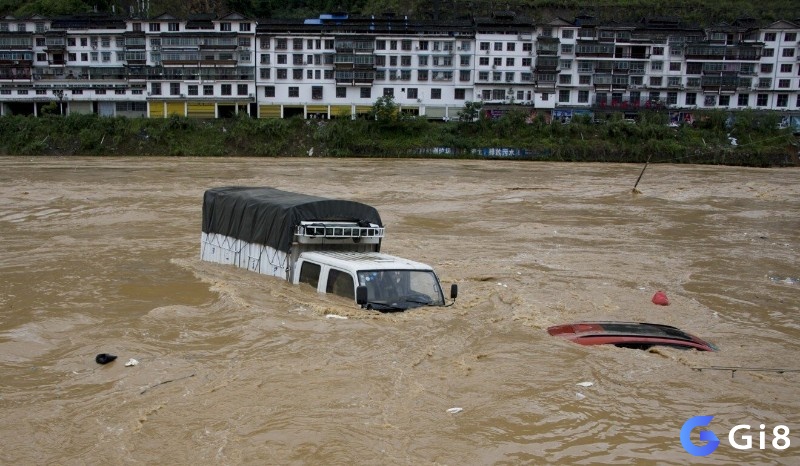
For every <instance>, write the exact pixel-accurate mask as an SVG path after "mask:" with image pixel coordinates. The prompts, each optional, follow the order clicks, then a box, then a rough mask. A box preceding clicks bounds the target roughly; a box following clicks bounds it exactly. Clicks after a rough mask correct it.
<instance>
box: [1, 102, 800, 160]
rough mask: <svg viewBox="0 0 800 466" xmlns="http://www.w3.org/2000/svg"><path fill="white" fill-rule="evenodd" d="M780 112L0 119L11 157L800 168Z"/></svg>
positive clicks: (795, 144) (6, 152) (3, 146)
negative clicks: (692, 118)
mask: <svg viewBox="0 0 800 466" xmlns="http://www.w3.org/2000/svg"><path fill="white" fill-rule="evenodd" d="M776 122H777V117H776V121H772V119H771V118H770V117H765V116H763V115H762V116H759V117H756V116H755V115H754V114H750V113H748V112H739V113H737V117H736V120H735V122H734V123H731V121H730V118H728V116H727V115H726V114H725V113H723V112H708V113H707V114H704V115H702V116H701V117H700V118H698V119H697V121H696V123H695V124H694V125H691V126H689V125H684V126H678V127H670V126H668V125H667V124H666V121H665V117H664V116H663V115H660V114H658V113H653V114H644V115H641V118H640V120H639V121H637V122H630V121H626V120H623V119H622V118H619V117H618V116H614V115H612V116H611V118H608V119H607V120H603V122H602V123H597V122H594V121H591V120H589V119H588V118H587V119H581V118H574V119H573V120H572V121H571V122H569V123H566V124H564V123H560V122H557V121H556V122H552V123H548V122H546V121H545V120H544V119H543V118H539V119H534V120H530V119H529V117H528V116H527V115H525V114H522V113H514V112H511V113H509V114H507V115H506V116H504V117H502V118H499V119H497V120H488V119H487V120H484V119H482V120H478V121H474V122H458V121H450V122H432V121H428V120H424V119H418V118H409V119H397V120H391V121H381V120H378V121H371V120H365V119H358V120H346V119H334V120H303V119H288V120H279V119H262V120H259V119H252V118H247V117H244V118H236V119H215V120H197V119H189V118H183V117H170V118H166V119H144V118H141V119H129V118H107V117H98V116H96V115H70V116H66V117H60V116H45V117H40V118H33V117H22V116H11V117H3V118H0V135H2V138H1V139H0V154H2V155H56V156H72V155H94V156H106V155H140V156H141V155H144V156H204V157H222V156H260V157H270V156H283V157H286V156H290V157H299V156H304V157H305V156H314V157H413V158H462V159H470V158H517V159H531V160H547V161H581V162H645V161H647V160H648V159H650V162H651V163H662V162H668V163H693V164H721V165H737V166H754V167H776V166H797V165H800V161H798V140H797V137H796V136H794V135H793V134H792V132H791V130H790V129H778V127H777V124H776Z"/></svg>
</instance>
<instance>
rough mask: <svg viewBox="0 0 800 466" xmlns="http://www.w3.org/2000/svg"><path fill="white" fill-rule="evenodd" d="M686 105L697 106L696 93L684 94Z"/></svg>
mask: <svg viewBox="0 0 800 466" xmlns="http://www.w3.org/2000/svg"><path fill="white" fill-rule="evenodd" d="M686 105H697V93H695V92H687V93H686Z"/></svg>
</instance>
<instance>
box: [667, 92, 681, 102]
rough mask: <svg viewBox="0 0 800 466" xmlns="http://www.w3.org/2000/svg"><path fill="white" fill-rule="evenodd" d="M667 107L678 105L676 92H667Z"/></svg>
mask: <svg viewBox="0 0 800 466" xmlns="http://www.w3.org/2000/svg"><path fill="white" fill-rule="evenodd" d="M667 105H678V93H677V92H667Z"/></svg>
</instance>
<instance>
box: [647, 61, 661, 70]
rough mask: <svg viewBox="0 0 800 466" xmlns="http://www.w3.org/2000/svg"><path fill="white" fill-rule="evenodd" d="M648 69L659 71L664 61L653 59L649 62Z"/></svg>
mask: <svg viewBox="0 0 800 466" xmlns="http://www.w3.org/2000/svg"><path fill="white" fill-rule="evenodd" d="M650 69H651V70H653V71H661V70H663V69H664V62H663V61H654V62H652V63H650Z"/></svg>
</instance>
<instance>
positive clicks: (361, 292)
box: [356, 285, 368, 307]
mask: <svg viewBox="0 0 800 466" xmlns="http://www.w3.org/2000/svg"><path fill="white" fill-rule="evenodd" d="M367 301H368V296H367V287H366V286H364V285H361V286H358V287H356V304H358V305H359V306H361V307H364V306H365V305H366V304H367Z"/></svg>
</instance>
